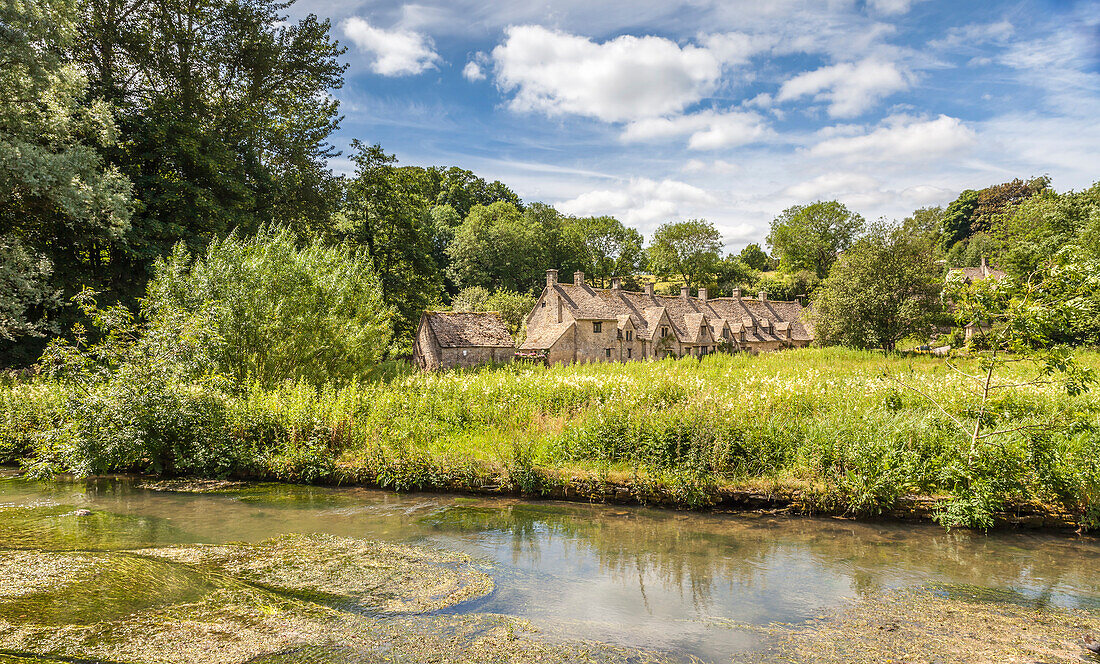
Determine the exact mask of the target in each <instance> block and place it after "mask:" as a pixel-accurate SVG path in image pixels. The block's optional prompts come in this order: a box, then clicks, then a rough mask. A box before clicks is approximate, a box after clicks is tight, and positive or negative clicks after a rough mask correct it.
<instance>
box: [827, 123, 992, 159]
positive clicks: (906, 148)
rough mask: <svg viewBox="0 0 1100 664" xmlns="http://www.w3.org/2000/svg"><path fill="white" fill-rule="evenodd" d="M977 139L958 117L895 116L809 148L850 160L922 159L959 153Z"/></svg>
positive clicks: (829, 155) (828, 155)
mask: <svg viewBox="0 0 1100 664" xmlns="http://www.w3.org/2000/svg"><path fill="white" fill-rule="evenodd" d="M976 142H977V138H976V136H975V134H974V131H973V130H972V129H970V128H969V127H967V126H966V125H964V124H963V123H962V121H961V120H959V119H958V118H952V117H948V116H946V115H940V116H939V117H938V118H936V119H935V120H916V119H913V118H910V117H907V116H895V117H892V118H887V120H886V122H885V124H884V125H883V126H880V127H879V128H877V129H875V130H874V131H871V132H869V133H866V134H862V135H857V136H838V137H835V138H829V139H826V140H824V141H822V142H820V143H818V144H817V145H815V146H813V147H812V148H810V154H811V155H814V156H817V157H842V158H845V159H851V160H871V161H885V162H890V161H893V162H900V161H919V160H923V159H930V158H933V157H942V156H945V155H948V154H951V153H955V152H959V151H960V150H964V149H966V148H969V147H971V146H973V145H974V144H975V143H976Z"/></svg>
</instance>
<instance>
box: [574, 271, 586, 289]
mask: <svg viewBox="0 0 1100 664" xmlns="http://www.w3.org/2000/svg"><path fill="white" fill-rule="evenodd" d="M573 285H574V286H583V285H584V272H580V271H577V272H574V273H573Z"/></svg>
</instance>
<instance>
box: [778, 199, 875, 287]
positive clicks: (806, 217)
mask: <svg viewBox="0 0 1100 664" xmlns="http://www.w3.org/2000/svg"><path fill="white" fill-rule="evenodd" d="M863 226H864V220H863V217H862V216H860V215H859V214H857V213H855V212H852V211H850V210H849V209H848V208H847V207H845V206H844V205H843V204H841V203H838V202H837V201H828V202H823V201H818V202H816V203H811V204H810V205H795V206H793V207H789V208H787V209H786V210H784V211H783V212H782V213H781V214H780V215H779V216H778V217H776V218H775V219H774V220H772V228H771V233H770V234H769V235H768V246H769V247H771V249H772V253H773V255H776V256H778V257H779V267H780V268H781V269H783V270H784V271H785V272H797V271H799V270H809V271H811V272H813V273H815V274H816V275H817V276H818V277H819V278H824V277H825V276H826V275H827V274H828V273H829V268H830V267H832V265H833V262H834V261H836V259H837V256H839V255H840V254H841V252H843V251H844V250H845V249H847V248H848V247H849V246H851V244H852V242H853V241H854V240H855V238H856V237H857V236H858V235H859V234H860V232H861V231H862V230H863Z"/></svg>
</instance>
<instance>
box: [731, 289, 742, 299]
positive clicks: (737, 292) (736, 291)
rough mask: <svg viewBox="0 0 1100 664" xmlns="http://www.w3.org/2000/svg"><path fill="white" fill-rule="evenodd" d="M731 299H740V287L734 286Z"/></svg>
mask: <svg viewBox="0 0 1100 664" xmlns="http://www.w3.org/2000/svg"><path fill="white" fill-rule="evenodd" d="M733 299H735V300H738V301H740V300H741V289H740V288H734V289H733Z"/></svg>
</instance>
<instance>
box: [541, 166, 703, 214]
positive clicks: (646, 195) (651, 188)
mask: <svg viewBox="0 0 1100 664" xmlns="http://www.w3.org/2000/svg"><path fill="white" fill-rule="evenodd" d="M714 202H715V201H714V197H713V196H711V195H710V194H708V193H707V192H706V191H703V190H702V189H700V188H699V187H695V186H693V185H690V184H687V183H686V182H680V181H678V180H668V179H666V180H661V181H659V182H658V181H657V180H650V179H649V178H634V179H632V180H630V182H629V183H628V184H627V185H626V186H625V187H623V188H620V189H600V190H596V191H590V192H588V193H585V194H581V195H580V196H578V197H576V198H574V199H572V200H568V201H564V202H562V203H559V204H558V205H557V208H558V209H559V210H561V211H562V212H564V213H566V214H572V215H578V216H589V215H602V214H610V215H614V216H616V217H618V218H619V219H621V220H622V221H623V222H625V223H627V224H630V225H638V226H648V225H650V224H653V223H655V222H660V221H667V220H669V219H672V218H675V217H678V216H680V213H681V210H682V209H683V208H685V207H690V206H692V205H707V204H713V203H714Z"/></svg>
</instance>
